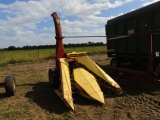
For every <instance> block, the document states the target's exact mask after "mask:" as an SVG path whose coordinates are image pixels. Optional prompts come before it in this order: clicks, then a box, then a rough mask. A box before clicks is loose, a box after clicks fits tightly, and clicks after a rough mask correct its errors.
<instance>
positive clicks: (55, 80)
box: [48, 68, 60, 88]
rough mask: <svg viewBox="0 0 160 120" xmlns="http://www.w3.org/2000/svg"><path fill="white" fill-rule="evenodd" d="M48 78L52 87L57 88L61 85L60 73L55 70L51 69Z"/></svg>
mask: <svg viewBox="0 0 160 120" xmlns="http://www.w3.org/2000/svg"><path fill="white" fill-rule="evenodd" d="M48 78H49V83H50V85H51V87H53V88H57V87H59V85H60V80H59V72H58V71H57V70H56V69H55V68H49V71H48Z"/></svg>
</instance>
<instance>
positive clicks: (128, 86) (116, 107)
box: [0, 54, 160, 120]
mask: <svg viewBox="0 0 160 120" xmlns="http://www.w3.org/2000/svg"><path fill="white" fill-rule="evenodd" d="M90 57H91V58H92V59H93V60H94V61H96V62H97V63H105V61H106V60H107V55H105V54H98V55H92V56H90ZM103 61H104V62H103ZM51 67H55V61H54V60H43V61H37V62H35V63H21V64H14V65H7V66H5V67H2V68H0V76H1V79H0V82H3V81H4V78H5V76H7V75H8V74H13V75H14V76H15V78H16V84H17V89H16V95H15V96H13V97H10V98H7V97H6V95H5V89H4V88H3V87H1V88H0V119H12V120H14V119H16V120H17V119H65V120H70V119H76V120H83V119H88V120H138V119H140V120H141V119H148V120H150V119H154V120H158V119H159V118H160V85H154V84H144V83H134V82H131V81H126V80H122V79H116V81H117V82H118V83H119V84H120V86H121V87H122V89H123V90H124V94H123V95H120V96H118V95H115V94H113V93H111V92H109V91H107V90H106V89H102V91H103V92H104V96H105V103H106V104H105V105H100V104H98V103H96V102H93V101H89V100H87V99H85V98H83V97H81V96H79V95H76V94H73V98H74V107H75V111H72V110H70V109H68V108H67V107H65V105H64V103H63V102H62V101H61V100H60V98H59V97H58V96H57V95H56V94H55V93H54V91H53V90H52V88H51V87H50V86H49V83H48V69H49V68H51Z"/></svg>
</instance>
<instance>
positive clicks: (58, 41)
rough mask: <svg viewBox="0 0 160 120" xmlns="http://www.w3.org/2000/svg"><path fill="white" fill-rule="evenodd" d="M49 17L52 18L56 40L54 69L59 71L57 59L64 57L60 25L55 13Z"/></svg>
mask: <svg viewBox="0 0 160 120" xmlns="http://www.w3.org/2000/svg"><path fill="white" fill-rule="evenodd" d="M51 16H52V17H53V21H54V25H55V33H56V36H55V39H56V68H57V69H59V58H63V57H65V51H64V45H63V41H62V39H63V38H64V37H63V36H62V30H61V25H60V20H59V17H58V15H57V13H55V12H54V13H52V14H51Z"/></svg>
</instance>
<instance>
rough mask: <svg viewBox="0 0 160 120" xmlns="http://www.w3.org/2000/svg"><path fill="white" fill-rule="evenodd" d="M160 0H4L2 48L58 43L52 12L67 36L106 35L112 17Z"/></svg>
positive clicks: (73, 40) (1, 8) (0, 26)
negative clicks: (106, 27) (106, 26)
mask: <svg viewBox="0 0 160 120" xmlns="http://www.w3.org/2000/svg"><path fill="white" fill-rule="evenodd" d="M157 1H159V0H0V48H7V47H9V46H15V47H23V46H34V45H36V46H38V45H54V44H55V42H56V40H55V28H54V23H53V18H52V17H51V14H52V13H53V12H57V13H58V16H59V18H60V23H61V27H62V34H63V36H93V35H94V36H96V35H97V36H105V25H106V23H107V21H108V20H109V19H112V18H114V17H117V16H119V15H123V14H125V13H127V12H130V11H133V10H136V9H138V8H141V7H143V6H146V5H149V4H152V3H154V2H157ZM89 41H90V42H103V43H106V38H105V37H101V38H64V39H63V42H64V44H68V43H75V44H76V43H88V42H89Z"/></svg>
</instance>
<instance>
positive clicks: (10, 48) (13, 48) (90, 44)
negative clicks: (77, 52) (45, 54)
mask: <svg viewBox="0 0 160 120" xmlns="http://www.w3.org/2000/svg"><path fill="white" fill-rule="evenodd" d="M103 45H106V44H104V43H103V42H90V41H89V42H88V43H76V44H74V43H68V44H64V47H65V48H67V47H83V46H103ZM55 47H56V45H38V46H36V45H34V46H28V45H26V46H23V47H15V46H9V47H8V48H4V49H0V50H33V49H48V48H55Z"/></svg>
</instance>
